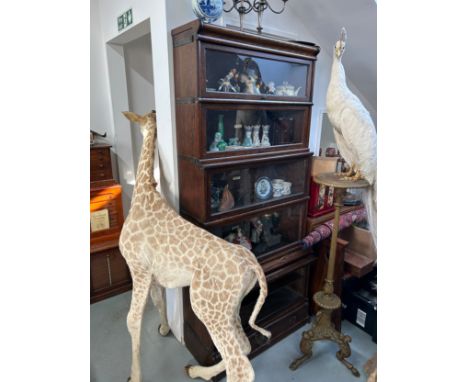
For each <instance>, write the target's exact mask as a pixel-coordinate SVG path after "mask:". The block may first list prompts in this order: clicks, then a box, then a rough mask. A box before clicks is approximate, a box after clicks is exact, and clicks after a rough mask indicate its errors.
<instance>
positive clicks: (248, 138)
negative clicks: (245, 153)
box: [242, 125, 252, 147]
mask: <svg viewBox="0 0 468 382" xmlns="http://www.w3.org/2000/svg"><path fill="white" fill-rule="evenodd" d="M242 146H245V147H252V126H250V125H247V126H245V137H244V142H243V143H242Z"/></svg>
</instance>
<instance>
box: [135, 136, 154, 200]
mask: <svg viewBox="0 0 468 382" xmlns="http://www.w3.org/2000/svg"><path fill="white" fill-rule="evenodd" d="M155 133H156V129H149V131H148V133H147V135H146V136H145V138H144V140H143V146H142V148H141V154H140V160H139V162H138V169H137V175H136V182H135V189H134V191H133V192H134V195H138V193H139V191H142V190H143V189H146V190H147V189H148V188H150V189H153V190H155V189H156V180H155V179H154V175H153V170H154V146H155Z"/></svg>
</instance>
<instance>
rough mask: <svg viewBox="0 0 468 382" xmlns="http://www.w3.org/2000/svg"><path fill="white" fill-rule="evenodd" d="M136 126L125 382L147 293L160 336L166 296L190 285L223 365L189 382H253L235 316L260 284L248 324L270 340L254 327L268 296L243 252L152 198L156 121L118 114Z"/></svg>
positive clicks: (136, 371) (124, 248)
mask: <svg viewBox="0 0 468 382" xmlns="http://www.w3.org/2000/svg"><path fill="white" fill-rule="evenodd" d="M123 114H124V115H125V116H126V117H127V118H128V119H129V120H130V121H132V122H135V123H137V124H139V125H140V130H141V133H142V134H143V147H142V150H141V155H140V161H139V163H138V169H137V176H136V183H135V187H134V190H133V196H132V202H131V206H130V211H129V213H128V216H127V218H126V220H125V223H124V225H123V228H122V232H121V235H120V243H119V247H120V250H121V252H122V255H123V256H124V258H125V260H126V261H127V264H128V266H129V268H130V272H131V275H132V279H133V292H132V302H131V306H130V311H129V313H128V317H127V326H128V330H129V332H130V336H131V338H132V371H131V377H130V378H129V381H130V380H131V382H141V370H140V333H141V322H142V316H143V310H144V306H145V304H146V300H147V297H148V294H150V295H151V298H152V300H153V303H154V304H155V305H156V307H157V308H158V310H159V313H160V316H161V325H160V326H159V333H160V334H161V335H163V336H164V335H167V334H168V333H169V331H170V328H169V325H168V322H167V314H166V302H165V289H164V288H176V287H185V286H190V302H191V305H192V308H193V311H194V312H195V314H196V315H197V317H198V318H199V319H200V320H201V321H202V322H203V323H204V324H205V326H206V328H207V330H208V332H209V334H210V336H211V339H212V340H213V343H214V344H215V346H216V348H217V349H218V351H219V352H220V354H221V358H222V360H221V361H220V362H219V363H218V364H216V365H213V366H210V367H202V366H199V365H197V366H192V365H188V366H186V372H187V374H188V376H189V377H191V378H203V379H205V380H210V379H211V378H212V377H213V376H215V375H217V374H219V373H221V372H222V371H224V370H226V375H227V381H228V382H251V381H253V380H254V378H255V374H254V371H253V368H252V365H251V364H250V361H249V359H248V358H247V355H248V354H249V353H250V350H251V347H250V343H249V340H248V338H247V336H246V335H245V333H244V331H243V329H242V325H241V320H240V317H239V309H240V304H241V301H242V299H243V298H244V297H245V296H246V295H247V293H249V292H250V290H252V288H253V287H254V286H255V284H256V282H257V281H258V283H259V286H260V294H259V297H258V299H257V302H256V304H255V307H254V309H253V312H252V314H251V316H250V319H249V325H250V326H251V327H252V328H253V329H255V330H257V331H258V332H260V333H261V334H263V335H264V336H265V337H267V338H268V339H269V338H270V337H271V333H270V332H269V331H267V330H265V329H263V328H260V327H258V326H257V325H256V324H255V320H256V318H257V316H258V313H259V312H260V309H261V307H262V305H263V303H264V302H265V298H266V296H267V293H268V289H267V283H266V278H265V274H264V273H263V270H262V268H261V266H260V264H259V263H258V261H257V259H256V258H255V256H254V254H253V253H252V252H250V251H249V250H248V249H246V248H244V247H242V246H240V245H236V244H232V243H229V242H227V241H225V240H223V239H221V238H219V237H217V236H215V235H213V234H211V233H209V232H208V231H206V230H204V229H202V228H199V227H197V226H196V225H194V224H192V223H190V222H188V221H187V220H185V219H183V218H182V217H181V216H179V215H178V214H177V212H176V211H174V210H173V209H172V208H171V207H170V206H169V205H168V204H167V202H166V201H165V200H164V199H163V197H162V196H161V195H160V194H159V193H158V192H157V191H156V188H155V187H156V181H155V179H154V176H153V165H154V148H155V140H156V135H157V133H156V115H155V113H154V112H153V113H149V114H146V115H144V116H139V115H137V114H135V113H131V112H124V113H123Z"/></svg>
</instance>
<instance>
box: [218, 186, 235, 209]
mask: <svg viewBox="0 0 468 382" xmlns="http://www.w3.org/2000/svg"><path fill="white" fill-rule="evenodd" d="M234 205H235V202H234V196H232V193H231V191H229V185H228V184H226V186H224V190H223V196H222V197H221V203H220V204H219V212H224V211H228V210H230V209H231V208H233V207H234Z"/></svg>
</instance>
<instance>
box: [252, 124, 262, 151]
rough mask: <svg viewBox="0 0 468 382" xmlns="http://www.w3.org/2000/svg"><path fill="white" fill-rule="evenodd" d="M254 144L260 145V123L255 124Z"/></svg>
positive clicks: (255, 145)
mask: <svg viewBox="0 0 468 382" xmlns="http://www.w3.org/2000/svg"><path fill="white" fill-rule="evenodd" d="M252 146H253V147H259V146H260V125H254V126H253V138H252Z"/></svg>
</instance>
